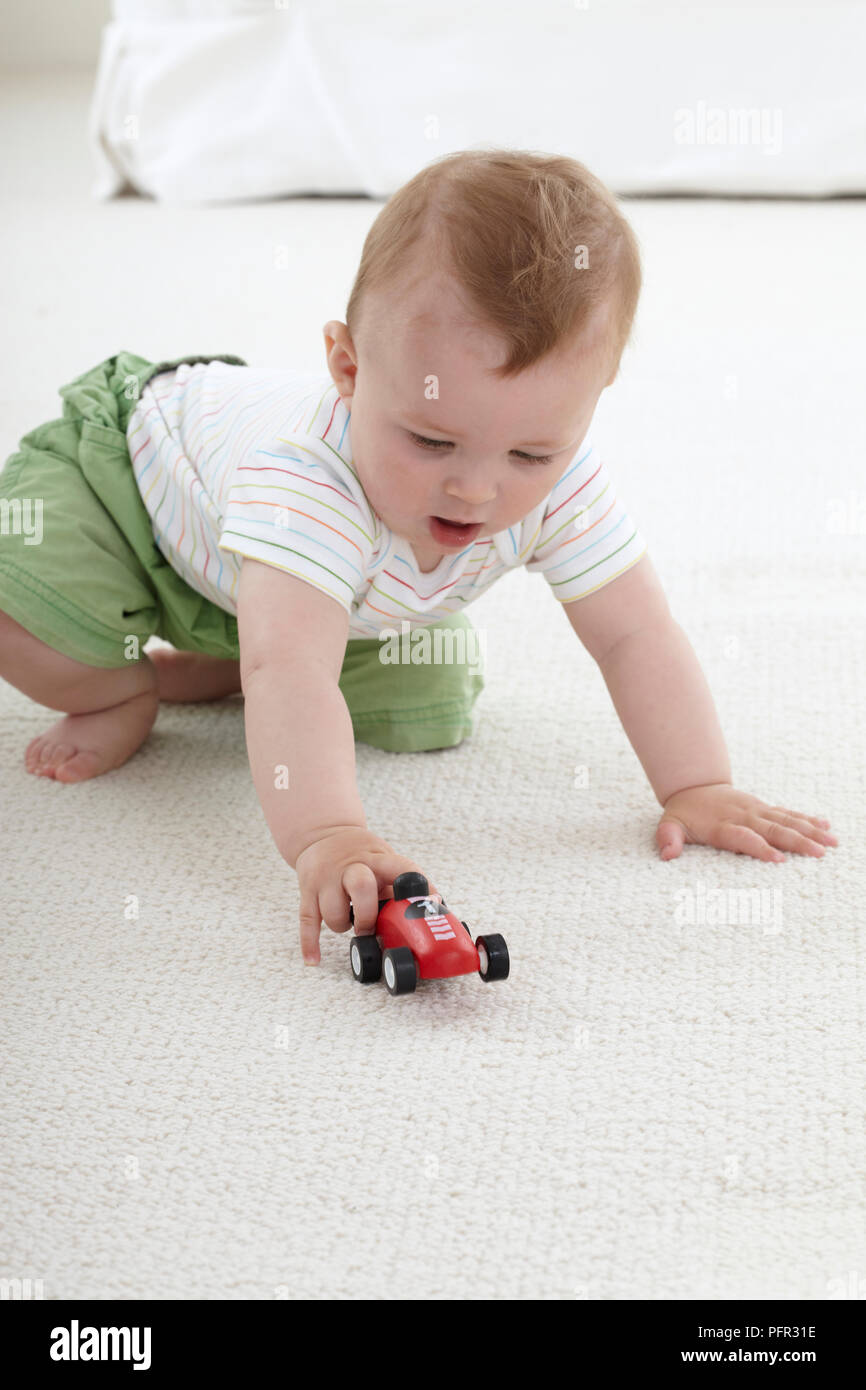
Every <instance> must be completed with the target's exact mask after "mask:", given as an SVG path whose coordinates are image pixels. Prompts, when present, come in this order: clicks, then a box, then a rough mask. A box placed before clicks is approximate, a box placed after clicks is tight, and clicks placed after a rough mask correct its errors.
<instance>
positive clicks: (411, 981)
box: [382, 946, 418, 994]
mask: <svg viewBox="0 0 866 1390" xmlns="http://www.w3.org/2000/svg"><path fill="white" fill-rule="evenodd" d="M382 970H383V973H384V976H385V984H386V985H387V987H388V993H389V994H412V993H413V992H414V989H415V983H416V980H417V978H418V974H417V971H416V969H415V957H414V956H413V955H412V952H411V951H410V949H409V947H408V946H392V947H391V948H390V949H389V950H387V951H386V952H385V954H384V956H383V957H382Z"/></svg>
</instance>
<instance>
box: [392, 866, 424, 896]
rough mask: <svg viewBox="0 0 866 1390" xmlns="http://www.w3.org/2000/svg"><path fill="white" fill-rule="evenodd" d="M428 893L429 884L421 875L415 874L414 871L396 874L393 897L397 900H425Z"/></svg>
mask: <svg viewBox="0 0 866 1390" xmlns="http://www.w3.org/2000/svg"><path fill="white" fill-rule="evenodd" d="M429 892H430V884H429V883H428V882H427V880H426V878H425V877H424V875H423V874H419V873H416V871H415V870H414V869H410V870H408V871H407V872H406V873H405V874H398V875H397V877H396V878H395V879H394V897H395V898H397V899H399V898H426V897H427V896H428V894H429Z"/></svg>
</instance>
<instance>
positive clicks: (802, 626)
mask: <svg viewBox="0 0 866 1390" xmlns="http://www.w3.org/2000/svg"><path fill="white" fill-rule="evenodd" d="M88 91H89V88H88V78H87V75H86V74H85V75H83V76H80V77H76V76H69V75H62V74H57V75H56V78H55V75H52V76H51V78H50V80H48V79H46V78H43V79H41V80H40V81H38V82H36V81H34V80H33V79H32V78H31V79H26V80H25V79H22V78H16V79H15V80H14V81H10V82H9V83H7V84H6V88H5V94H4V97H3V103H4V106H3V133H4V139H3V141H2V148H3V151H4V154H3V160H4V166H5V167H4V179H5V184H4V187H5V190H6V216H5V218H4V222H3V226H2V230H0V246H2V251H3V257H4V263H5V265H6V266H7V271H9V270H11V272H12V273H11V274H7V276H6V277H5V287H4V289H3V292H2V293H3V309H4V317H5V321H6V322H7V325H8V331H7V333H6V334H5V335H4V338H3V347H2V367H3V375H2V381H3V387H2V390H3V397H2V402H0V409H2V414H0V426H2V438H0V447H2V453H3V457H4V458H5V456H6V455H7V454H8V453H9V452H10V451H11V450H12V449H13V448H14V447H15V445H16V442H17V440H18V438H19V437H20V435H21V434H22V433H24V432H25V431H26V430H28V429H30V428H32V427H33V426H34V425H35V424H37V423H39V422H40V421H42V420H43V419H48V418H51V417H53V416H54V415H56V414H59V413H60V412H59V405H60V402H59V398H58V397H57V396H56V389H57V386H58V385H59V384H61V383H62V382H65V381H68V380H69V379H70V378H71V377H73V376H75V375H77V374H78V373H79V372H80V371H82V370H84V369H85V368H87V367H89V366H91V365H92V364H93V363H95V362H97V361H99V360H100V359H101V358H103V357H105V356H107V355H109V354H110V353H112V352H116V351H118V350H119V349H120V348H122V347H125V348H129V349H130V350H133V351H136V352H141V353H142V354H144V355H148V356H153V357H168V356H174V355H177V354H180V353H182V352H186V351H190V352H193V351H196V352H233V353H237V354H239V355H241V356H243V357H245V358H246V359H247V360H248V361H249V362H251V363H256V364H259V363H260V364H266V365H279V364H281V363H285V364H289V363H296V364H297V365H301V366H312V367H319V366H320V365H323V356H322V342H321V325H322V324H323V323H324V322H325V321H326V320H327V319H328V318H330V317H341V316H342V313H343V309H344V306H345V296H346V293H347V291H348V288H349V285H350V283H351V277H352V273H353V269H354V266H355V263H356V260H357V256H358V254H359V252H360V247H361V243H362V240H363V236H364V233H365V231H366V228H367V227H368V226H369V224H370V222H371V221H372V219H373V217H374V216H375V214H376V212H377V210H378V204H374V203H370V202H367V201H363V200H350V199H347V200H322V199H319V200H317V199H310V200H306V201H302V202H300V203H292V202H288V201H285V202H274V203H262V204H255V205H247V206H241V207H232V208H223V209H181V210H178V209H170V208H160V207H157V206H155V205H154V204H153V203H151V202H148V201H139V200H137V199H134V198H123V199H120V200H118V201H116V202H114V203H111V204H108V205H97V204H93V203H91V202H90V200H89V197H88V194H87V189H88V188H89V184H90V171H89V168H88V165H87V156H86V146H85V140H84V117H85V112H86V104H87V97H88ZM575 153H576V154H577V155H578V157H579V154H580V152H579V151H575ZM626 210H627V212H628V214H629V215H630V217H631V218H632V221H633V224H634V226H635V228H636V230H637V232H638V235H639V237H640V238H641V242H642V245H643V250H644V256H645V264H646V289H645V293H644V298H643V301H642V307H641V311H640V319H639V331H638V336H637V340H636V343H635V346H634V348H633V349H632V350H631V351H630V352H629V354H628V356H627V358H626V361H625V363H624V367H623V372H622V375H621V377H620V379H619V381H618V382H617V383H616V385H615V386H614V387H613V388H612V389H611V390H609V391H608V392H607V393H606V394H605V396H604V397H603V399H602V402H601V405H600V407H599V411H598V414H597V417H596V425H595V428H594V435H595V437H596V439H597V441H598V442H599V443H600V444H601V445H602V447H603V450H604V453H605V457H606V458H607V459H608V462H609V463H610V465H611V466H612V469H613V472H614V476H615V478H616V480H617V483H618V486H619V488H620V490H621V492H622V493H623V495H624V496H625V497H626V498H627V499H628V503H629V506H630V508H631V509H632V511H633V514H634V515H635V517H636V518H638V519H639V522H640V525H641V527H642V529H643V530H644V532H645V534H646V535H647V537H648V540H649V544H650V552H651V554H652V556H653V559H654V561H655V564H656V567H657V569H658V570H659V572H660V574H661V575H662V578H663V581H664V583H665V586H666V589H667V593H668V596H669V599H670V602H671V606H672V608H673V611H674V613H675V615H676V616H677V618H678V619H679V621H680V622H682V624H683V625H684V627H685V628H686V630H687V632H688V633H689V634H690V637H691V639H692V642H693V644H694V646H695V648H696V650H697V652H698V655H699V657H700V659H701V661H702V663H703V665H704V668H705V670H706V672H707V675H708V677H709V680H710V684H711V686H712V689H713V691H714V694H715V697H716V701H717V705H718V708H719V712H720V716H721V719H722V724H723V727H724V729H725V732H726V736H727V738H728V743H729V747H730V750H731V757H732V762H733V768H734V779H735V782H736V783H737V785H739V786H740V787H742V788H743V789H745V790H748V791H753V792H755V793H757V794H759V795H761V796H763V797H765V798H766V799H768V800H769V801H771V802H781V803H782V804H786V805H791V806H794V807H796V808H798V809H800V810H803V811H805V812H808V813H812V814H824V815H827V816H829V817H830V819H831V821H832V824H833V829H834V830H835V832H836V833H837V834H838V835H839V838H840V845H839V847H838V848H837V849H835V850H828V851H827V853H826V856H825V857H824V859H823V860H813V859H805V858H800V857H797V856H789V858H788V861H787V863H785V864H784V865H781V866H778V867H776V866H773V865H765V864H759V863H758V862H757V861H755V860H752V859H748V858H744V857H740V856H734V855H730V854H723V853H720V852H717V851H714V850H712V849H707V848H702V847H691V848H688V847H687V848H686V850H685V851H684V853H683V855H682V857H681V858H680V859H678V860H675V861H672V862H670V863H661V862H660V860H659V859H658V855H657V851H656V850H655V847H654V843H653V834H654V829H655V824H656V820H657V816H658V814H659V808H658V806H657V804H656V802H655V799H654V797H653V794H652V791H651V789H650V788H649V786H648V784H647V782H646V779H645V777H644V774H643V772H642V770H641V767H640V765H639V763H638V761H637V759H636V757H635V756H634V753H633V752H632V750H631V748H630V746H629V744H628V741H627V739H626V737H625V734H624V733H623V730H622V728H621V726H620V724H619V722H618V720H617V718H616V714H615V712H614V710H613V707H612V705H611V702H610V699H609V696H608V695H607V691H606V689H605V687H604V684H603V682H602V680H601V677H600V675H599V673H598V671H597V669H596V668H595V666H594V664H593V662H592V661H591V660H590V658H589V657H588V655H587V654H586V653H585V652H584V651H583V649H582V648H581V647H580V645H579V643H578V642H577V641H576V639H575V637H574V636H573V634H572V632H571V629H570V627H569V626H568V623H567V621H566V618H565V615H564V614H563V613H561V612H560V610H559V606H558V605H557V604H556V603H555V601H554V600H553V599H552V598H551V596H550V594H549V592H548V590H547V586H546V584H545V582H544V580H543V579H542V578H540V577H537V576H536V577H531V576H529V575H527V574H526V573H525V572H522V573H520V574H517V575H514V576H512V577H511V578H509V579H507V580H505V581H503V583H502V584H501V585H499V586H497V587H496V588H494V589H493V590H492V591H491V592H490V593H489V594H488V595H486V596H484V597H483V598H482V599H481V600H480V601H479V602H478V603H476V604H475V605H473V607H472V609H471V611H470V617H471V618H472V619H473V621H474V623H475V624H476V626H477V627H479V628H480V629H483V630H484V631H485V633H486V641H487V670H486V680H487V685H486V689H485V691H484V692H483V694H482V696H481V699H480V701H479V704H478V706H477V723H476V731H475V734H474V736H473V737H472V739H471V740H469V741H467V742H466V743H464V744H463V745H462V746H461V747H460V748H458V749H454V750H449V751H447V752H439V753H422V754H414V755H397V754H388V753H383V752H380V751H378V750H376V749H373V748H370V747H366V746H364V745H358V749H357V768H358V778H359V785H360V787H361V791H362V796H363V798H364V802H365V806H366V810H367V816H368V820H369V823H370V826H371V828H374V829H375V830H376V831H377V833H379V834H381V835H383V836H384V837H385V838H386V839H388V840H389V841H390V842H391V843H392V844H393V845H394V846H395V848H398V849H399V850H401V851H402V852H403V853H405V854H407V855H409V856H411V857H413V858H415V859H417V860H418V861H419V862H420V863H422V864H423V865H425V866H426V867H427V868H428V871H429V873H430V876H431V877H432V878H433V880H434V881H435V882H436V883H437V884H438V886H439V887H440V888H441V889H442V891H443V893H444V894H445V896H446V898H447V900H448V901H449V903H451V904H453V905H454V906H455V908H456V909H457V910H458V911H459V913H460V915H461V916H463V917H465V919H466V920H467V921H468V922H469V924H470V926H471V927H472V928H473V930H475V931H481V930H488V931H491V930H492V931H501V932H503V934H504V935H505V936H506V938H507V940H508V944H509V947H510V951H511V957H512V971H511V976H510V979H509V980H508V981H506V982H504V983H501V984H495V985H489V986H488V985H485V984H483V983H482V982H481V981H480V980H479V979H478V978H477V977H468V978H465V979H462V980H457V981H453V982H433V983H430V984H427V985H423V986H421V987H419V989H418V991H417V993H416V994H415V995H414V996H410V997H407V998H400V999H394V998H391V997H390V996H389V995H388V993H387V991H386V990H385V988H384V985H381V986H370V987H364V988H362V987H361V986H359V985H357V984H356V983H355V982H354V981H353V979H352V976H351V973H350V969H349V963H348V938H347V937H345V936H336V935H334V934H333V933H331V932H329V931H327V930H324V931H323V933H322V964H321V967H320V968H318V969H311V968H309V967H304V965H303V964H302V962H301V959H300V955H299V950H298V936H297V912H298V895H297V890H296V880H295V876H294V874H293V873H292V872H291V870H289V869H288V868H287V867H286V866H285V865H284V864H283V863H282V861H281V860H280V859H279V857H278V855H277V853H276V851H275V849H274V848H273V846H272V843H271V840H270V837H269V835H268V832H267V828H266V826H265V823H264V819H263V817H262V814H261V812H260V810H259V808H258V803H257V801H256V798H255V793H254V789H253V786H252V782H251V779H250V776H249V773H248V769H247V764H246V754H245V747H244V730H243V705H242V701H241V700H240V698H239V697H235V698H233V699H230V700H226V701H223V702H221V703H219V704H216V705H198V706H188V707H178V706H171V707H164V708H163V710H162V711H161V712H160V715H159V719H158V722H157V724H156V727H155V729H154V731H153V733H152V734H151V736H150V738H149V739H148V741H147V742H146V744H145V745H144V747H143V748H142V749H141V750H140V752H139V753H138V754H137V755H136V756H135V758H134V759H133V760H131V761H130V762H129V763H128V764H127V765H126V766H125V767H123V768H121V769H119V770H117V771H116V772H114V773H112V774H110V775H108V776H106V777H103V778H100V779H97V780H96V781H93V782H88V783H85V784H82V785H79V786H72V787H65V786H61V785H58V784H56V783H54V782H51V781H47V780H38V779H34V778H32V777H30V776H28V775H27V774H26V772H25V771H24V768H23V763H22V755H23V751H24V747H25V745H26V744H27V742H28V741H29V740H30V739H31V738H32V737H33V736H34V735H35V734H37V733H38V732H40V731H41V730H42V729H43V728H44V727H46V725H47V723H48V722H50V721H52V720H53V719H54V718H55V717H56V716H55V715H54V714H52V713H51V712H49V711H47V710H45V709H43V708H41V707H40V706H38V705H36V704H34V703H32V702H31V701H29V700H28V699H26V698H25V697H24V696H23V695H21V694H20V693H19V692H17V691H16V690H14V689H12V688H10V687H8V686H0V797H2V828H3V883H2V892H0V915H2V928H3V929H2V980H3V986H2V988H3V1033H2V1043H0V1045H2V1055H3V1068H2V1110H3V1116H4V1119H3V1147H2V1163H0V1184H2V1190H3V1194H4V1203H3V1205H4V1221H3V1232H2V1237H0V1239H2V1245H0V1277H2V1278H21V1279H25V1278H30V1279H31V1280H42V1281H43V1284H42V1287H43V1291H44V1296H45V1297H46V1298H101V1299H104V1298H124V1299H136V1298H178V1299H191V1298H206V1299H241V1298H251V1299H272V1298H286V1297H287V1298H300V1297H313V1298H317V1299H328V1298H334V1299H357V1298H362V1297H368V1298H369V1297H371V1298H375V1299H387V1298H392V1297H395V1296H406V1297H409V1298H419V1299H442V1298H455V1297H456V1298H485V1299H488V1298H489V1299H507V1298H518V1299H527V1298H542V1299H583V1298H586V1299H638V1298H650V1299H684V1298H693V1297H696V1298H715V1299H722V1298H732V1297H755V1298H775V1297H779V1298H794V1297H804V1298H811V1299H826V1298H835V1297H851V1296H852V1290H853V1291H855V1292H854V1296H857V1294H856V1291H857V1290H858V1289H859V1297H861V1298H862V1297H863V1290H864V1288H866V1266H864V1259H863V1250H864V1243H863V1242H864V1157H863V1137H864V1125H863V1121H864V1091H863V1080H862V1072H863V1056H864V1031H863V1025H864V1018H863V1014H864V991H863V979H864V971H866V958H864V944H863V929H862V904H863V901H864V891H866V875H864V869H863V860H862V855H861V854H860V852H859V848H858V846H859V845H860V844H862V842H863V836H864V829H866V827H864V792H863V763H862V754H863V735H862V714H861V711H862V705H863V691H864V679H866V670H864V664H866V663H864V650H866V643H864V635H866V634H864V613H863V596H864V585H863V578H864V550H866V495H864V492H863V457H864V443H866V440H864V432H866V431H864V415H863V409H862V400H863V389H862V378H863V365H864V362H863V339H862V324H863V322H864V316H866V282H864V278H863V275H862V247H863V244H864V234H866V206H864V204H863V202H861V201H855V200H851V201H840V202H835V203H828V204H808V203H790V202H766V203H764V202H760V201H745V202H724V201H712V200H698V201H683V200H660V201H641V200H638V201H633V202H630V203H629V204H628V205H627V209H626ZM283 247H285V248H288V249H287V251H286V252H285V254H284V253H283V252H282V250H281V249H280V248H283ZM858 865H859V867H858ZM136 914H137V915H136Z"/></svg>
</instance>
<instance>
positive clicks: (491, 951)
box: [475, 932, 509, 980]
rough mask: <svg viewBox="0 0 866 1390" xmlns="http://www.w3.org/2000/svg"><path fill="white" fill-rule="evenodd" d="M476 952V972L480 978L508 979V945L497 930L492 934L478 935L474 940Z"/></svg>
mask: <svg viewBox="0 0 866 1390" xmlns="http://www.w3.org/2000/svg"><path fill="white" fill-rule="evenodd" d="M475 949H476V951H477V952H478V960H479V966H478V974H479V975H480V976H481V978H482V980H507V979H508V969H509V960H508V947H507V946H506V944H505V938H504V937H503V936H500V935H499V934H498V932H496V933H494V934H493V935H492V936H479V937H478V939H477V941H476V942H475Z"/></svg>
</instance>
